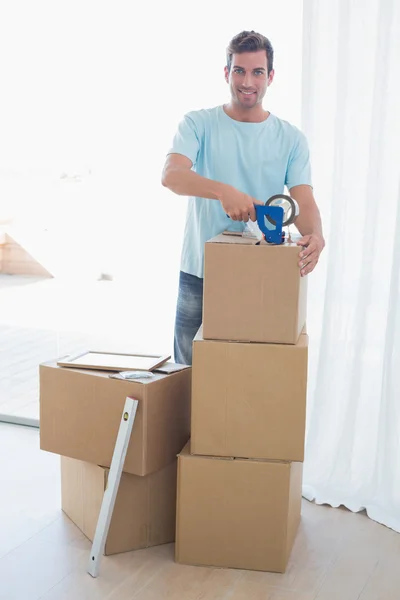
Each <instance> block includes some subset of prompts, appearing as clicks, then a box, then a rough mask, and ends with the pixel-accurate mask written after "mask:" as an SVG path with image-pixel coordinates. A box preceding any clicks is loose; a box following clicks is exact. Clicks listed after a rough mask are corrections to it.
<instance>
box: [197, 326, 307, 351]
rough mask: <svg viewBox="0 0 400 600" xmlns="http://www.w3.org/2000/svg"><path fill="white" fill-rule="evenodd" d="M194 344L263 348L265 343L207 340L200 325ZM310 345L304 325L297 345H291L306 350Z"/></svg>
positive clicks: (273, 344)
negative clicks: (247, 345) (250, 345)
mask: <svg viewBox="0 0 400 600" xmlns="http://www.w3.org/2000/svg"><path fill="white" fill-rule="evenodd" d="M193 342H205V343H207V344H252V345H255V346H256V345H261V346H263V345H264V344H265V342H237V341H235V340H233V341H232V340H208V339H207V340H205V339H204V337H203V324H201V325H200V327H199V329H198V331H197V333H196V335H195V336H194V339H193ZM308 343H309V336H308V334H307V329H306V326H305V325H304V327H303V329H302V332H301V334H300V337H299V339H298V341H297V343H296V344H291V346H293V347H298V348H304V347H307V346H308ZM268 345H269V346H282V344H276V343H274V342H269V344H268Z"/></svg>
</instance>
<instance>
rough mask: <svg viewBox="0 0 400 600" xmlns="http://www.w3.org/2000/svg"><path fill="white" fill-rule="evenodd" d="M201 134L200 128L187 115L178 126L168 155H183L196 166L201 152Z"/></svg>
mask: <svg viewBox="0 0 400 600" xmlns="http://www.w3.org/2000/svg"><path fill="white" fill-rule="evenodd" d="M200 137H201V133H200V131H199V126H198V125H197V124H196V123H195V121H194V120H193V119H192V118H191V117H190V116H189V115H185V116H184V118H183V119H182V120H181V122H180V123H179V125H178V129H177V131H176V133H175V136H174V138H173V141H172V146H171V148H170V149H169V151H168V153H167V154H175V153H176V154H183V155H184V156H187V157H188V158H189V159H190V160H191V161H192V163H193V166H195V165H196V162H197V157H198V154H199V150H200V143H201V140H200Z"/></svg>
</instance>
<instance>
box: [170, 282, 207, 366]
mask: <svg viewBox="0 0 400 600" xmlns="http://www.w3.org/2000/svg"><path fill="white" fill-rule="evenodd" d="M202 320H203V280H202V279H199V277H195V275H189V274H188V273H184V272H183V271H181V272H180V274H179V290H178V301H177V306H176V318H175V335H174V358H175V362H176V363H179V364H182V365H191V364H192V342H193V338H194V336H195V335H196V333H197V331H198V329H199V328H200V325H201V323H202Z"/></svg>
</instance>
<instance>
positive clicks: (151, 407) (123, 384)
mask: <svg viewBox="0 0 400 600" xmlns="http://www.w3.org/2000/svg"><path fill="white" fill-rule="evenodd" d="M39 376H40V448H41V449H42V450H47V451H48V452H54V453H56V454H61V455H63V456H69V457H70V458H76V459H79V460H83V461H86V462H90V463H93V464H97V465H103V466H104V467H109V466H110V465H111V459H112V455H113V452H114V446H115V441H116V438H117V433H118V429H119V425H120V420H121V415H122V410H123V407H124V404H125V400H126V397H128V396H129V397H132V398H135V399H137V400H139V404H138V408H137V412H136V418H135V422H134V424H133V429H132V434H131V440H130V443H129V446H128V451H127V454H126V459H125V463H124V468H123V470H124V471H125V472H127V473H132V474H134V475H147V474H148V473H152V472H154V471H158V470H159V469H161V468H162V467H165V466H166V465H168V464H170V463H171V462H173V460H174V459H175V458H176V455H177V453H178V452H179V451H180V450H181V449H182V447H183V446H184V445H185V443H186V442H187V441H188V439H189V437H190V390H191V369H190V368H187V367H184V366H182V365H181V366H180V370H178V371H176V372H172V373H167V374H165V373H155V376H154V378H152V379H142V380H139V381H123V380H120V379H113V378H112V377H110V373H109V372H104V371H94V370H81V369H75V368H74V369H68V368H65V367H59V366H57V364H56V362H49V363H45V364H42V365H40V369H39Z"/></svg>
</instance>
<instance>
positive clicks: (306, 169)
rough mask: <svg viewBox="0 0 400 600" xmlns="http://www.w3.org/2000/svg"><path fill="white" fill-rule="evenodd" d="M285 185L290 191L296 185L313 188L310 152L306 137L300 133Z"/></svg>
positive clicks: (289, 162) (289, 164) (294, 147)
mask: <svg viewBox="0 0 400 600" xmlns="http://www.w3.org/2000/svg"><path fill="white" fill-rule="evenodd" d="M285 185H286V186H287V188H288V189H289V190H290V188H292V187H294V186H295V185H310V186H312V179H311V165H310V151H309V148H308V143H307V139H306V136H305V135H304V134H303V133H302V132H300V131H299V132H298V136H297V139H296V141H295V144H294V146H293V148H292V151H291V152H290V156H289V161H288V166H287V169H286V177H285Z"/></svg>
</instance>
